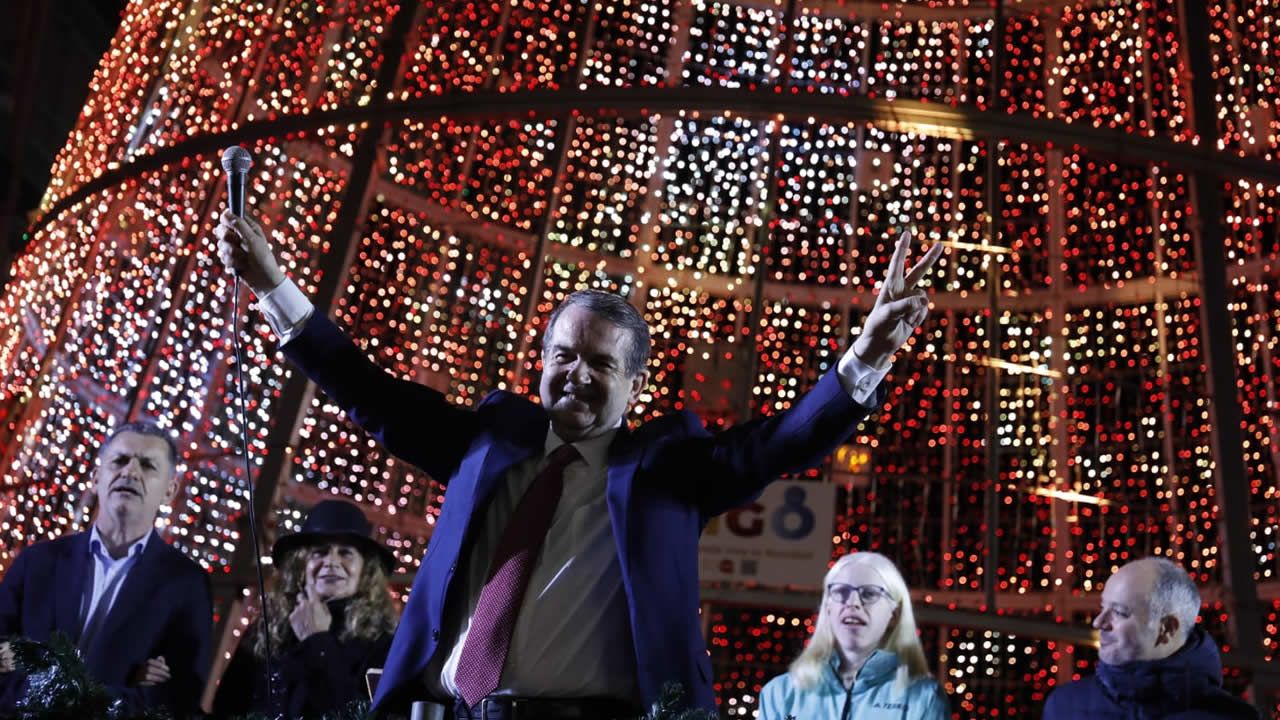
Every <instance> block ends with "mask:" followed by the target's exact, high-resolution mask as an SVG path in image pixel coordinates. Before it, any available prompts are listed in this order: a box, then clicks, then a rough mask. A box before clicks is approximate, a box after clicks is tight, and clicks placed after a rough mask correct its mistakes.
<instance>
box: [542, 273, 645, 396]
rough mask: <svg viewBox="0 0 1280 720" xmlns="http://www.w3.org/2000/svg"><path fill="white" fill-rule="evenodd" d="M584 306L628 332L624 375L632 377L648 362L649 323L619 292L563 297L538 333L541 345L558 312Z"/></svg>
mask: <svg viewBox="0 0 1280 720" xmlns="http://www.w3.org/2000/svg"><path fill="white" fill-rule="evenodd" d="M571 307H581V308H586V309H587V310H588V311H590V312H591V314H593V315H596V316H599V317H601V318H604V319H605V320H608V321H609V322H611V323H613V324H614V325H616V326H618V327H620V328H622V329H623V330H626V331H627V332H628V333H630V334H631V347H629V348H627V355H626V363H627V368H626V370H627V375H628V376H629V377H634V376H635V375H636V374H637V373H639V372H640V371H641V370H643V369H644V366H645V365H646V364H647V363H648V362H649V351H650V349H651V347H652V345H653V341H652V340H651V339H650V338H649V324H648V323H646V322H645V321H644V317H643V316H641V315H640V311H639V310H636V309H635V306H633V305H632V304H631V303H629V302H627V300H626V299H625V298H623V297H622V296H621V295H615V294H613V293H611V292H605V291H603V290H579V291H578V292H575V293H573V294H572V295H570V296H569V297H567V298H565V299H564V302H562V303H560V305H558V306H557V307H556V309H555V310H553V311H552V313H551V317H550V318H549V319H548V320H547V331H546V332H545V333H543V335H542V347H543V349H544V350H545V349H546V347H547V340H548V338H550V337H551V331H552V330H553V329H555V326H556V321H557V320H559V319H560V313H562V312H564V311H565V310H566V309H567V308H571Z"/></svg>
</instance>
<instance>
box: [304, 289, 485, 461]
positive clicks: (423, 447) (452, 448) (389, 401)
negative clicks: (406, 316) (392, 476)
mask: <svg viewBox="0 0 1280 720" xmlns="http://www.w3.org/2000/svg"><path fill="white" fill-rule="evenodd" d="M281 350H282V351H283V352H284V354H285V356H286V357H288V358H289V359H290V360H291V361H293V362H294V364H296V365H297V366H298V367H299V368H300V369H301V370H302V371H303V372H304V373H306V375H307V377H309V378H311V380H312V381H314V382H315V383H316V384H317V385H319V386H320V388H321V389H323V390H324V391H325V393H326V394H328V395H329V397H330V398H332V399H333V400H334V401H335V402H336V403H337V404H338V405H339V406H340V407H341V408H342V410H343V412H344V413H346V415H347V417H349V418H351V419H352V420H353V421H354V422H355V423H356V424H357V425H359V426H360V427H362V428H364V429H365V430H366V431H367V432H368V433H369V434H370V435H372V436H373V437H374V438H376V439H377V440H378V441H379V442H380V443H382V445H383V446H384V447H386V448H387V449H388V450H389V451H391V453H392V454H394V455H396V456H397V457H400V458H402V459H404V460H406V461H408V462H410V463H413V464H414V465H416V466H418V467H420V468H422V469H423V470H426V471H427V472H428V473H429V474H431V475H432V476H433V477H436V478H439V479H442V480H443V479H444V478H447V477H449V476H450V475H451V474H452V473H453V469H454V468H455V467H457V465H458V464H459V463H460V462H461V461H462V457H463V454H464V453H465V452H466V450H467V448H468V447H469V446H470V444H471V440H472V438H474V436H475V433H476V432H477V430H478V427H479V417H478V416H477V415H476V413H474V412H472V411H470V410H465V409H463V408H460V407H457V406H455V405H453V404H452V403H450V402H449V401H448V400H447V399H446V398H445V397H444V395H442V394H440V393H438V392H436V391H435V390H432V389H431V388H428V387H426V386H424V385H419V384H417V383H412V382H408V381H406V380H401V379H399V378H397V377H395V376H393V375H391V374H390V373H388V372H387V371H385V370H383V369H382V368H379V367H378V366H376V365H374V364H373V363H372V362H370V361H369V359H368V358H367V357H366V356H365V354H364V353H363V352H361V351H360V350H359V349H358V348H357V347H356V346H355V345H354V344H352V342H351V340H350V339H349V338H347V336H346V335H344V334H343V333H342V331H341V330H339V329H338V327H337V326H336V325H334V324H333V323H332V322H331V321H330V320H329V319H327V318H325V317H323V316H322V314H321V313H313V314H312V315H311V318H310V319H309V320H308V321H307V323H306V325H305V326H304V327H303V329H302V332H301V333H300V334H299V335H298V336H297V337H296V338H294V339H292V340H290V341H289V342H288V343H286V344H284V345H283V346H282V347H281ZM428 441H429V442H428Z"/></svg>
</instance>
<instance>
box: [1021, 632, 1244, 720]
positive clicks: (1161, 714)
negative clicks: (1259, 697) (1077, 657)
mask: <svg viewBox="0 0 1280 720" xmlns="http://www.w3.org/2000/svg"><path fill="white" fill-rule="evenodd" d="M1258 717H1259V716H1258V711H1257V710H1255V709H1254V708H1253V706H1251V705H1249V704H1248V703H1246V702H1244V701H1243V700H1240V699H1239V698H1237V697H1234V696H1233V695H1231V694H1230V693H1228V692H1227V691H1226V690H1223V689H1222V658H1221V657H1220V656H1219V655H1218V645H1217V644H1216V643H1214V641H1213V638H1211V637H1209V636H1208V635H1207V634H1206V633H1205V632H1204V631H1203V630H1201V629H1200V628H1196V629H1195V630H1193V631H1192V632H1191V636H1190V637H1188V638H1187V644H1186V645H1184V646H1182V649H1181V650H1179V651H1178V652H1176V653H1174V654H1173V655H1170V656H1169V657H1167V658H1165V659H1163V660H1139V661H1136V662H1131V663H1125V664H1123V665H1108V664H1107V663H1105V662H1101V661H1099V662H1098V674H1097V675H1093V676H1090V677H1087V678H1084V679H1083V680H1077V681H1076V682H1073V683H1069V684H1067V685H1063V686H1062V687H1060V688H1058V689H1057V690H1056V691H1054V693H1053V694H1052V695H1050V696H1049V701H1048V702H1047V703H1045V706H1044V720H1073V719H1074V718H1088V719H1089V720H1156V719H1157V718H1162V719H1167V720H1258Z"/></svg>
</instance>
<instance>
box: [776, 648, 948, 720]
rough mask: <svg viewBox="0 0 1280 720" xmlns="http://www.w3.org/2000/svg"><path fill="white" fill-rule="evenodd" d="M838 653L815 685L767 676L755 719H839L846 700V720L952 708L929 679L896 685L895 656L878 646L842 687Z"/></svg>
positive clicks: (916, 719)
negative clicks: (802, 686)
mask: <svg viewBox="0 0 1280 720" xmlns="http://www.w3.org/2000/svg"><path fill="white" fill-rule="evenodd" d="M839 662H840V659H839V656H838V655H836V654H835V653H833V654H832V656H831V660H830V662H829V663H828V664H827V668H826V671H825V672H823V673H822V679H821V680H819V681H818V684H817V685H816V686H814V687H812V688H810V689H808V690H800V689H799V688H797V687H796V686H795V682H794V681H793V680H792V678H791V674H790V673H783V674H782V675H779V676H778V677H775V678H774V679H772V680H770V681H769V682H768V683H767V684H766V685H765V686H764V689H762V690H761V691H760V714H759V716H758V718H759V720H785V718H787V717H788V716H790V717H793V718H795V719H796V720H841V717H840V713H841V712H843V711H844V704H845V699H846V698H848V699H849V700H850V703H849V704H850V708H851V712H850V713H849V718H850V719H851V720H946V719H947V718H950V717H951V706H950V704H949V703H948V702H947V698H946V696H945V695H943V693H942V689H941V688H940V687H939V686H938V683H937V682H936V681H935V680H934V679H933V678H920V679H918V680H916V681H915V682H913V683H912V684H911V685H909V686H908V687H907V688H906V689H905V690H899V689H898V688H897V687H896V681H897V675H898V656H897V655H895V654H893V653H891V652H889V651H887V650H877V651H875V652H874V653H873V654H872V655H871V657H870V658H868V659H867V662H866V664H865V665H863V666H862V669H861V670H859V671H858V677H857V678H856V679H855V680H854V681H853V687H852V688H851V690H852V693H850V689H847V688H845V686H844V683H842V682H840V675H839V673H838V672H837V670H838V666H839Z"/></svg>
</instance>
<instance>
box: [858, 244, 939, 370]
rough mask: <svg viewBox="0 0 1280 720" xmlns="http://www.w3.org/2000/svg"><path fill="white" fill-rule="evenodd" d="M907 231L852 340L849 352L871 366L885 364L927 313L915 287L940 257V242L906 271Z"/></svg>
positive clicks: (924, 299) (925, 301)
mask: <svg viewBox="0 0 1280 720" xmlns="http://www.w3.org/2000/svg"><path fill="white" fill-rule="evenodd" d="M910 247H911V232H910V231H909V230H907V231H903V233H902V235H900V236H899V237H898V244H897V245H896V246H895V247H894V249H893V257H892V258H890V260H889V270H888V272H887V273H886V274H885V278H884V284H883V285H882V286H881V287H880V294H879V295H877V296H876V303H875V305H873V306H872V308H871V313H870V314H869V315H867V319H866V322H864V323H863V324H862V334H861V335H859V336H858V339H857V340H855V341H854V343H853V352H854V353H856V354H857V356H858V358H859V359H860V360H862V362H864V363H866V364H867V365H870V366H871V367H873V368H882V367H884V366H885V365H887V364H888V363H889V361H890V360H891V359H892V358H893V354H894V353H896V352H897V351H898V350H899V349H900V348H901V347H902V346H903V345H905V344H906V342H907V340H909V339H910V338H911V334H912V333H914V332H915V331H916V328H918V327H920V324H921V323H923V322H924V319H925V318H926V317H928V316H929V295H928V293H926V292H925V291H924V289H923V288H921V287H919V284H920V280H921V279H922V278H924V276H925V275H926V274H928V272H929V270H930V269H931V268H932V267H933V264H934V263H935V262H937V261H938V258H939V257H942V248H943V245H942V243H935V244H934V245H933V247H931V248H929V251H928V252H926V253H925V254H924V257H923V258H921V259H920V262H918V263H916V264H915V265H914V266H913V267H912V268H911V270H909V271H908V270H906V263H907V251H908V250H909V249H910Z"/></svg>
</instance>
